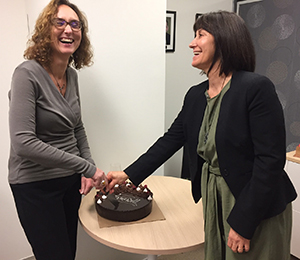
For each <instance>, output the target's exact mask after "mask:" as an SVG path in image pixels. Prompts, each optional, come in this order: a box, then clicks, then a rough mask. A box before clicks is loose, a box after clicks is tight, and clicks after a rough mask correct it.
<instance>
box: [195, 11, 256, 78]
mask: <svg viewBox="0 0 300 260" xmlns="http://www.w3.org/2000/svg"><path fill="white" fill-rule="evenodd" d="M199 29H204V30H205V31H207V32H209V33H210V34H212V35H213V36H214V39H215V48H216V50H215V55H214V58H213V62H212V65H211V66H210V68H209V70H208V73H207V74H209V72H210V71H211V69H212V68H213V66H214V65H215V63H216V62H217V61H218V60H220V75H221V74H223V73H224V74H225V75H226V76H227V75H228V74H229V73H230V72H233V71H238V70H246V71H251V72H253V71H254V69H255V50H254V46H253V42H252V39H251V35H250V33H249V31H248V29H247V27H246V24H245V22H244V20H243V19H242V18H241V17H240V16H238V15H237V14H236V13H233V12H227V11H219V12H211V13H206V14H203V15H201V16H200V17H199V18H198V20H197V21H196V22H195V24H194V31H195V32H197V31H198V30H199Z"/></svg>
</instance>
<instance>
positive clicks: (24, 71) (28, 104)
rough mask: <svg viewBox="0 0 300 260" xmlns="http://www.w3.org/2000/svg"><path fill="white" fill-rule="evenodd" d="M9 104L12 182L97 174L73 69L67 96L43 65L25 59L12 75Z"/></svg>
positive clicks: (70, 70) (69, 73) (69, 78)
mask: <svg viewBox="0 0 300 260" xmlns="http://www.w3.org/2000/svg"><path fill="white" fill-rule="evenodd" d="M9 100H10V108H9V128H10V138H11V149H10V157H9V177H8V179H9V183H11V184H19V183H27V182H33V181H40V180H47V179H53V178H59V177H65V176H69V175H72V174H74V173H78V174H84V175H85V176H86V177H92V176H93V175H94V174H95V172H96V166H95V163H94V161H93V159H92V158H91V153H90V148H89V145H88V141H87V137H86V133H85V129H84V126H83V123H82V120H81V108H80V98H79V90H78V77H77V72H76V71H75V70H74V69H72V68H70V67H68V69H67V88H66V93H65V96H64V97H63V96H62V95H61V94H60V92H59V91H58V89H57V88H56V86H55V85H54V83H53V81H52V80H51V78H50V76H49V74H48V73H47V71H46V70H45V69H44V68H43V67H42V66H41V65H40V64H39V63H38V62H36V61H35V60H30V61H25V62H23V63H22V64H20V65H19V66H18V67H17V68H16V70H15V72H14V74H13V77H12V84H11V90H10V91H9Z"/></svg>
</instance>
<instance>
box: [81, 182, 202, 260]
mask: <svg viewBox="0 0 300 260" xmlns="http://www.w3.org/2000/svg"><path fill="white" fill-rule="evenodd" d="M143 184H147V185H148V187H149V188H150V189H151V191H152V192H153V198H154V201H155V203H156V204H157V206H158V207H159V209H160V210H161V212H162V214H163V216H164V218H165V219H164V220H158V221H152V222H145V223H135V224H132V223H131V224H125V225H118V226H111V227H104V228H100V227H99V221H101V218H99V217H98V215H97V212H96V209H95V205H94V196H95V193H96V190H95V189H93V190H92V191H91V192H90V193H89V194H88V195H87V196H85V197H84V198H83V200H82V203H81V206H80V209H79V219H80V222H81V224H82V226H83V228H84V230H85V231H86V232H87V233H88V234H89V235H90V236H91V237H92V238H94V239H95V240H97V241H99V242H100V243H102V244H104V245H106V246H109V247H112V248H115V249H118V250H122V251H125V252H130V253H136V254H146V255H148V259H156V255H167V254H178V253H182V252H187V251H190V250H194V249H197V248H199V247H200V246H201V244H203V243H204V231H203V213H202V203H201V201H200V202H199V203H197V204H195V202H194V200H193V198H192V194H191V182H190V181H188V180H184V179H180V178H175V177H167V176H150V177H148V178H147V179H146V180H145V181H144V182H143Z"/></svg>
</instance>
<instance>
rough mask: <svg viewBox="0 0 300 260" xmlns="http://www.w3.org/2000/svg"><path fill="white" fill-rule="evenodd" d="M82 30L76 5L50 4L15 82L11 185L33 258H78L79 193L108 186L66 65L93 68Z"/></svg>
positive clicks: (82, 19) (54, 0)
mask: <svg viewBox="0 0 300 260" xmlns="http://www.w3.org/2000/svg"><path fill="white" fill-rule="evenodd" d="M87 32H88V27H87V20H86V18H85V16H84V15H83V13H82V12H81V11H80V10H79V9H78V8H77V6H76V5H74V4H71V3H70V2H69V1H67V0H52V1H51V2H50V3H49V4H48V5H47V6H46V7H45V9H44V10H43V12H42V13H41V14H40V16H39V18H38V19H37V21H36V25H35V31H34V34H33V36H32V38H31V39H30V40H29V46H28V48H27V49H26V51H25V54H24V57H25V58H26V59H27V61H25V62H23V63H22V64H20V65H19V66H18V67H17V68H16V69H15V72H14V74H13V78H12V83H11V90H10V92H9V98H10V110H9V127H10V138H11V150H10V157H9V183H10V186H11V190H12V193H13V196H14V199H15V204H16V208H17V212H18V216H19V219H20V222H21V225H22V227H23V229H24V231H25V234H26V236H27V239H28V241H29V243H30V245H31V247H32V250H33V253H34V255H35V258H36V259H37V260H53V259H55V260H73V259H74V258H75V254H76V241H77V223H78V208H79V205H80V201H81V194H87V193H88V192H89V191H90V190H91V188H92V187H93V186H96V187H97V188H103V187H104V186H105V185H103V183H108V182H107V179H106V176H105V174H104V172H103V171H101V170H100V169H98V168H97V167H96V166H95V163H94V161H93V159H92V157H91V153H90V148H89V145H88V141H87V136H86V133H85V129H84V126H83V122H82V120H81V109H80V96H79V88H78V77H77V73H76V71H75V70H74V69H73V68H71V66H73V67H74V68H76V69H80V68H82V67H84V66H89V65H91V64H92V56H93V55H92V51H91V45H90V41H89V38H88V35H87ZM103 181H105V182H103Z"/></svg>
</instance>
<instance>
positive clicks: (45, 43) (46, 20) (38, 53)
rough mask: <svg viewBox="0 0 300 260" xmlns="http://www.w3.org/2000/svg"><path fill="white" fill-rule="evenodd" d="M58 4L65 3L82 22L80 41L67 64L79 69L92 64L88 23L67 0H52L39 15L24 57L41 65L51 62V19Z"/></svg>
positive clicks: (55, 12)
mask: <svg viewBox="0 0 300 260" xmlns="http://www.w3.org/2000/svg"><path fill="white" fill-rule="evenodd" d="M60 5H67V6H69V7H70V8H71V9H73V10H74V12H75V13H76V14H77V16H78V18H79V20H80V22H81V23H82V29H81V34H82V38H81V42H80V45H79V47H78V49H77V50H76V51H75V52H74V53H73V55H71V57H70V59H69V65H72V66H73V67H75V68H76V69H81V68H82V67H84V66H90V65H92V63H93V62H92V57H93V52H92V46H91V43H90V40H89V37H88V35H87V32H88V23H87V19H86V17H85V15H84V14H83V13H82V12H81V11H80V10H79V9H78V7H77V6H76V5H74V4H72V3H70V2H69V1H68V0H52V1H51V2H50V3H49V4H48V5H47V6H46V7H45V8H44V10H43V11H42V13H41V14H40V15H39V17H38V19H37V21H36V24H35V29H34V33H33V35H32V37H31V39H30V40H29V41H28V47H27V49H26V50H25V52H24V58H26V59H28V60H32V59H35V60H36V61H38V62H39V63H40V64H41V65H43V66H46V67H48V66H49V65H50V63H51V55H52V49H51V32H52V26H53V25H52V19H53V18H54V17H55V16H56V14H57V11H58V7H59V6H60Z"/></svg>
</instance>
